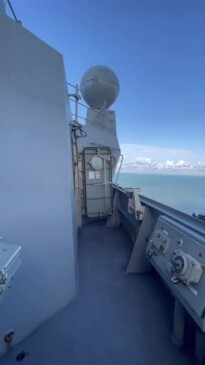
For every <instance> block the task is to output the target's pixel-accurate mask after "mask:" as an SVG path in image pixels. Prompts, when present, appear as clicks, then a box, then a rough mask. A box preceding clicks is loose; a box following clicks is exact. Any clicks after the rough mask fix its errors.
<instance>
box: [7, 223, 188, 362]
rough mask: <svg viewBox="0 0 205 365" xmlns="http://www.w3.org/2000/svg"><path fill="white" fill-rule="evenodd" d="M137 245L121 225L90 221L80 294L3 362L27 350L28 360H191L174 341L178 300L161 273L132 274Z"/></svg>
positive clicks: (84, 235) (82, 242) (82, 247)
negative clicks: (128, 271) (130, 261)
mask: <svg viewBox="0 0 205 365" xmlns="http://www.w3.org/2000/svg"><path fill="white" fill-rule="evenodd" d="M131 250H132V246H131V244H130V242H129V240H128V239H127V237H126V236H125V234H124V232H123V231H122V230H121V229H113V228H106V227H105V225H104V222H95V223H88V224H87V225H85V226H84V227H83V229H82V231H81V233H80V235H79V288H78V292H79V294H78V297H77V299H76V300H75V301H73V302H72V303H71V304H70V305H69V306H68V307H66V308H65V309H64V310H62V311H61V312H60V313H58V314H57V315H56V316H54V317H53V318H51V319H50V320H49V321H48V322H47V323H46V324H44V325H43V326H42V327H40V328H39V329H38V330H37V331H35V332H34V333H33V334H32V335H31V336H29V337H28V338H27V339H25V340H24V341H22V342H21V343H19V344H18V345H17V346H16V347H15V348H13V349H10V350H9V351H8V352H7V354H6V355H5V356H4V357H3V358H1V365H14V364H16V357H17V355H18V354H19V353H21V352H22V351H25V352H26V353H28V356H26V357H25V358H24V359H23V361H22V362H23V364H25V365H26V364H28V365H34V364H35V365H37V364H38V365H47V364H49V365H52V364H55V365H57V364H59V365H68V364H69V365H88V364H89V365H96V364H98V365H108V364H112V365H115V364H116V365H136V364H137V365H146V364H147V365H148V364H153V365H159V364H166V365H171V364H172V365H176V364H180V365H185V364H186V365H187V364H191V359H190V358H189V356H190V354H188V353H187V351H186V350H185V351H182V350H180V349H179V348H178V347H176V346H175V345H174V344H173V343H172V342H171V326H172V314H173V313H172V312H173V305H172V304H173V303H172V298H171V297H170V296H169V294H168V292H167V291H166V290H165V288H164V287H163V286H162V284H161V283H160V281H159V280H158V277H157V276H156V275H155V274H153V275H148V274H147V275H143V274H140V275H128V274H126V272H125V270H126V266H127V262H128V259H129V257H130V253H131ZM54 274H55V273H54ZM54 290H55V288H54ZM22 320H23V319H22Z"/></svg>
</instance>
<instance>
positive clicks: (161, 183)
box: [114, 172, 205, 215]
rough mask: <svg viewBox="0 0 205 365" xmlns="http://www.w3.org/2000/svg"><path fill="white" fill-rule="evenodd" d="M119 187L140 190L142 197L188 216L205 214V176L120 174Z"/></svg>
mask: <svg viewBox="0 0 205 365" xmlns="http://www.w3.org/2000/svg"><path fill="white" fill-rule="evenodd" d="M114 182H115V177H114ZM117 185H120V186H122V187H133V188H139V189H140V194H141V195H144V196H147V197H149V198H151V199H153V200H156V201H159V202H160V203H163V204H166V205H169V206H170V207H173V208H175V209H177V210H180V211H183V212H184V213H187V214H191V215H192V214H193V213H195V214H205V191H204V187H205V176H204V175H184V174H159V173H156V174H154V173H149V174H148V173H142V172H137V173H133V172H120V174H119V177H118V180H117Z"/></svg>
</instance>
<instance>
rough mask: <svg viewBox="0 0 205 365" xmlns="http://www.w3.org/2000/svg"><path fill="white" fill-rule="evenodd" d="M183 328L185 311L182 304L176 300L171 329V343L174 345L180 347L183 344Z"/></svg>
mask: <svg viewBox="0 0 205 365" xmlns="http://www.w3.org/2000/svg"><path fill="white" fill-rule="evenodd" d="M184 326H185V311H184V307H183V306H182V304H181V303H180V302H179V300H178V299H177V298H175V303H174V318H173V329H172V341H173V342H174V344H175V345H178V346H182V345H183V344H184Z"/></svg>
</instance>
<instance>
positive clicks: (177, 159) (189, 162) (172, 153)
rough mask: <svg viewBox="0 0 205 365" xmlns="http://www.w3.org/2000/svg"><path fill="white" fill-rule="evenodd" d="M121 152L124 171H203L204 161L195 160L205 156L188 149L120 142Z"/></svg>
mask: <svg viewBox="0 0 205 365" xmlns="http://www.w3.org/2000/svg"><path fill="white" fill-rule="evenodd" d="M121 152H122V154H123V156H124V162H123V166H122V169H123V170H124V171H129V172H134V171H138V172H145V171H148V172H150V171H153V172H154V171H155V172H157V171H161V172H163V171H165V172H170V173H171V172H176V171H178V172H179V171H180V172H181V173H190V172H191V173H202V172H204V173H205V162H198V161H197V159H199V157H200V158H202V157H203V160H204V161H205V156H198V155H195V154H194V153H192V152H191V151H188V150H182V149H171V148H161V147H156V146H147V145H136V144H122V145H121Z"/></svg>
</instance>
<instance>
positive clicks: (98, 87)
mask: <svg viewBox="0 0 205 365" xmlns="http://www.w3.org/2000/svg"><path fill="white" fill-rule="evenodd" d="M80 88H81V93H82V96H83V99H84V100H85V101H86V103H87V104H88V105H89V106H90V107H91V108H94V109H100V108H102V107H103V106H104V105H105V107H106V108H109V107H110V106H111V105H112V104H113V103H114V101H115V100H116V99H117V96H118V94H119V91H120V85H119V80H118V78H117V76H116V75H115V73H114V72H113V71H112V70H111V69H110V68H109V67H107V66H94V67H91V68H89V69H88V70H87V71H86V72H85V74H84V75H83V77H82V80H81V83H80Z"/></svg>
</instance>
